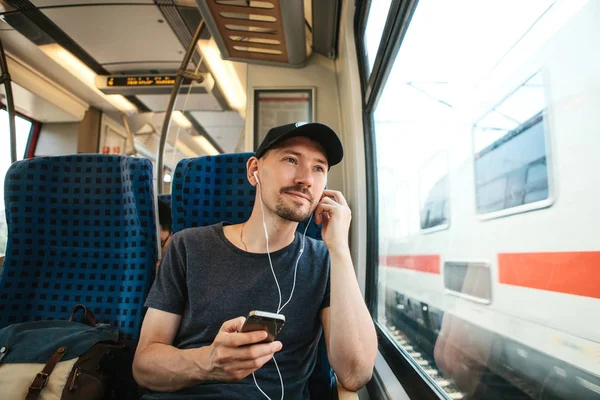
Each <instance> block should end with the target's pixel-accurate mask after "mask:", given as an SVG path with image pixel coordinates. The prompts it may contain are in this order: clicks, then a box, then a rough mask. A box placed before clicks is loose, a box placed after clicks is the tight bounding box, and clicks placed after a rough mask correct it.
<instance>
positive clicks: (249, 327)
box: [240, 310, 285, 343]
mask: <svg viewBox="0 0 600 400" xmlns="http://www.w3.org/2000/svg"><path fill="white" fill-rule="evenodd" d="M283 324H285V315H283V314H275V313H270V312H267V311H258V310H252V311H250V313H249V314H248V318H246V322H244V326H242V330H241V331H240V332H253V331H266V332H267V333H268V336H267V338H266V339H265V340H263V341H262V342H260V343H269V342H272V341H273V340H275V337H276V336H277V334H278V333H279V331H281V328H283Z"/></svg>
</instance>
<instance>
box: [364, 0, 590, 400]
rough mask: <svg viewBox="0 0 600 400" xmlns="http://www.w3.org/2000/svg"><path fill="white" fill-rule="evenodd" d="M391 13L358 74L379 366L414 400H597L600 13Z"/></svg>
mask: <svg viewBox="0 0 600 400" xmlns="http://www.w3.org/2000/svg"><path fill="white" fill-rule="evenodd" d="M373 4H375V1H371V2H370V6H369V3H368V2H367V4H365V5H363V7H362V9H361V10H360V14H359V18H361V19H359V21H358V22H359V23H357V24H356V25H357V27H359V28H361V27H363V26H366V25H365V24H363V25H361V22H364V20H365V19H366V18H367V14H368V13H372V12H373V11H372V10H368V8H369V7H370V8H373V7H374V6H373ZM386 4H387V3H386ZM396 5H399V7H397V8H394V7H395V6H396ZM382 8H385V6H383V5H382ZM392 8H394V10H395V11H394V12H395V14H394V15H393V16H392V17H390V18H391V19H392V20H393V24H391V25H392V29H391V32H392V34H390V37H388V38H387V45H386V47H385V54H384V56H383V57H381V65H379V60H380V59H379V58H378V59H377V60H378V61H377V62H376V63H375V65H376V67H375V68H374V69H373V71H372V74H373V76H372V77H370V78H369V76H368V74H369V72H367V73H365V71H361V73H362V74H363V76H362V77H361V78H362V79H361V80H362V82H363V83H364V82H367V83H368V84H365V85H364V86H363V89H364V90H363V94H364V95H365V103H364V113H365V118H364V123H365V136H366V138H365V147H366V152H367V155H369V156H370V157H367V168H368V170H367V174H366V176H367V179H369V178H371V177H372V178H373V182H376V185H373V186H374V189H375V190H374V191H373V192H371V191H370V192H369V194H368V196H369V197H368V200H370V201H368V202H367V204H368V205H367V207H368V212H369V213H370V214H369V216H370V218H368V221H367V223H368V224H369V229H368V238H367V241H366V242H367V255H368V263H367V278H368V279H367V286H366V287H367V290H366V293H367V302H368V304H369V306H370V308H371V312H372V314H373V315H374V319H375V322H376V327H377V330H378V334H379V346H380V347H379V348H380V351H381V353H382V355H383V358H384V359H385V360H386V362H387V363H388V365H389V367H390V369H392V371H393V372H394V373H395V376H396V377H397V378H398V380H399V381H400V382H401V384H402V385H403V387H404V388H405V389H406V391H407V392H411V393H410V394H409V396H410V397H411V398H419V399H421V398H422V399H428V400H429V399H434V398H438V397H439V398H451V399H467V398H468V399H474V400H479V399H509V398H510V399H523V400H525V399H552V400H569V399H584V398H585V399H595V398H599V397H598V396H600V379H599V378H598V377H599V376H600V369H599V367H598V366H599V365H600V364H598V363H597V362H595V361H597V360H595V361H592V360H591V359H590V358H589V356H588V355H589V354H592V353H593V352H595V353H598V351H599V350H600V339H599V336H598V329H597V324H593V323H590V321H591V320H590V315H596V314H598V313H600V308H599V306H600V303H598V299H600V291H599V289H598V285H597V281H598V279H595V278H597V268H596V267H597V266H598V265H600V251H599V249H600V247H598V240H597V235H594V234H593V232H591V231H589V229H586V227H589V226H592V227H593V226H597V225H598V224H600V219H599V215H598V213H596V212H595V210H596V209H597V208H598V206H597V205H598V204H600V190H599V189H598V188H599V187H600V185H599V184H598V182H599V180H598V177H597V175H598V174H597V173H596V171H600V157H598V155H597V153H598V148H599V145H600V142H599V140H600V136H599V135H598V127H599V126H600V112H598V110H600V98H599V97H598V90H597V88H598V87H600V72H599V71H600V57H598V51H597V49H598V48H599V47H600V29H598V27H600V3H599V2H597V1H589V0H588V1H586V0H577V1H574V0H531V1H517V0H514V1H513V0H510V1H508V2H501V1H495V2H494V1H477V0H456V1H451V2H449V1H446V0H420V1H418V2H404V1H401V2H398V3H396V2H392ZM357 38H358V43H357V46H358V49H359V50H360V49H361V47H368V43H365V42H367V41H368V35H367V34H365V32H362V31H360V32H357ZM361 40H362V41H363V43H361V42H360V41H361ZM359 54H361V53H360V51H359ZM363 57H364V58H365V59H364V60H362V61H363V62H364V63H367V62H371V60H369V53H368V52H367V55H366V56H365V55H364V54H363ZM364 75H367V76H364ZM507 94H508V96H507ZM373 182H369V181H368V182H367V185H369V184H370V183H371V184H372V183H373ZM555 188H557V189H556V191H555ZM555 193H556V194H557V196H556V198H557V201H556V202H555V203H554V195H555ZM558 195H560V197H559V196H558ZM398 196H400V197H402V200H400V199H399V198H398ZM558 199H560V201H558ZM550 205H552V207H549V206H550ZM542 207H545V208H546V209H545V210H544V211H543V212H527V213H525V211H531V210H534V209H540V208H542ZM450 211H451V213H450ZM509 214H511V217H510V218H496V217H500V216H506V215H509ZM512 214H514V215H512ZM371 217H372V218H371ZM482 220H489V221H482ZM442 227H443V230H442ZM428 230H431V231H433V230H436V231H437V230H439V232H436V233H435V234H420V233H421V232H423V233H426V231H428ZM598 354H600V353H598ZM383 385H384V386H385V382H384V384H383ZM375 386H376V385H373V387H372V388H374V387H375ZM386 389H387V387H386ZM392 396H393V394H392Z"/></svg>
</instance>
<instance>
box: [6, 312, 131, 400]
mask: <svg viewBox="0 0 600 400" xmlns="http://www.w3.org/2000/svg"><path fill="white" fill-rule="evenodd" d="M79 309H83V311H84V323H79V322H74V321H73V319H74V315H75V313H76V311H77V310H79ZM132 360H133V353H132V351H131V350H130V349H129V347H128V346H126V345H125V344H123V342H122V340H121V339H120V336H119V330H118V328H116V327H114V326H110V325H105V324H96V321H95V317H94V315H93V313H92V312H90V311H89V310H87V308H86V307H85V306H83V305H80V304H78V305H76V306H75V307H74V309H73V313H72V314H71V317H70V318H69V320H68V321H64V320H53V321H34V322H24V323H20V324H13V325H9V326H7V327H5V328H2V329H0V397H2V399H6V400H12V399H15V400H36V399H40V400H58V399H61V400H77V399H85V400H107V399H121V398H123V399H125V398H129V397H130V395H131V390H132V388H133V387H134V383H133V382H134V381H133V378H132V373H131V362H132Z"/></svg>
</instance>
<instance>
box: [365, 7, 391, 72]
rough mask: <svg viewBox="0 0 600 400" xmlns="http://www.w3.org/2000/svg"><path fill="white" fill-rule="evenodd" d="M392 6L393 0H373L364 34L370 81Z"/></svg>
mask: <svg viewBox="0 0 600 400" xmlns="http://www.w3.org/2000/svg"><path fill="white" fill-rule="evenodd" d="M391 4H392V0H371V5H370V7H369V12H368V15H367V25H366V27H365V34H364V47H365V56H366V58H367V79H369V76H370V75H371V71H373V65H374V64H375V57H376V56H377V50H378V49H379V43H380V42H381V35H382V34H383V27H384V26H385V22H386V20H387V16H388V13H389V11H390V5H391Z"/></svg>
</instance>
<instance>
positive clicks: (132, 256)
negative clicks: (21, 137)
mask: <svg viewBox="0 0 600 400" xmlns="http://www.w3.org/2000/svg"><path fill="white" fill-rule="evenodd" d="M152 199H153V191H152V166H151V163H150V161H148V160H146V159H142V158H134V157H126V156H112V155H96V154H93V155H92V154H90V155H70V156H59V157H43V158H35V159H28V160H23V161H18V162H16V163H14V164H13V165H12V166H11V167H10V168H9V170H8V172H7V175H6V181H5V204H6V220H7V225H8V243H7V249H6V259H5V263H4V271H3V274H2V276H1V277H0V328H2V327H4V326H7V325H10V324H13V323H19V322H27V321H36V320H52V319H66V318H68V316H69V314H70V311H71V309H72V308H73V306H74V305H76V304H78V303H82V304H85V305H86V306H87V307H88V308H89V309H90V310H92V311H93V312H94V313H95V314H96V317H97V320H98V322H101V323H109V324H112V325H114V326H117V327H119V328H120V329H121V331H122V332H123V333H124V337H125V338H126V340H128V341H129V342H137V339H138V338H139V333H140V329H141V325H142V320H143V304H144V300H145V298H146V295H147V293H148V290H149V288H150V285H151V284H152V281H153V279H154V265H155V263H156V259H157V244H156V235H155V229H154V227H155V217H154V204H153V201H152Z"/></svg>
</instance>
